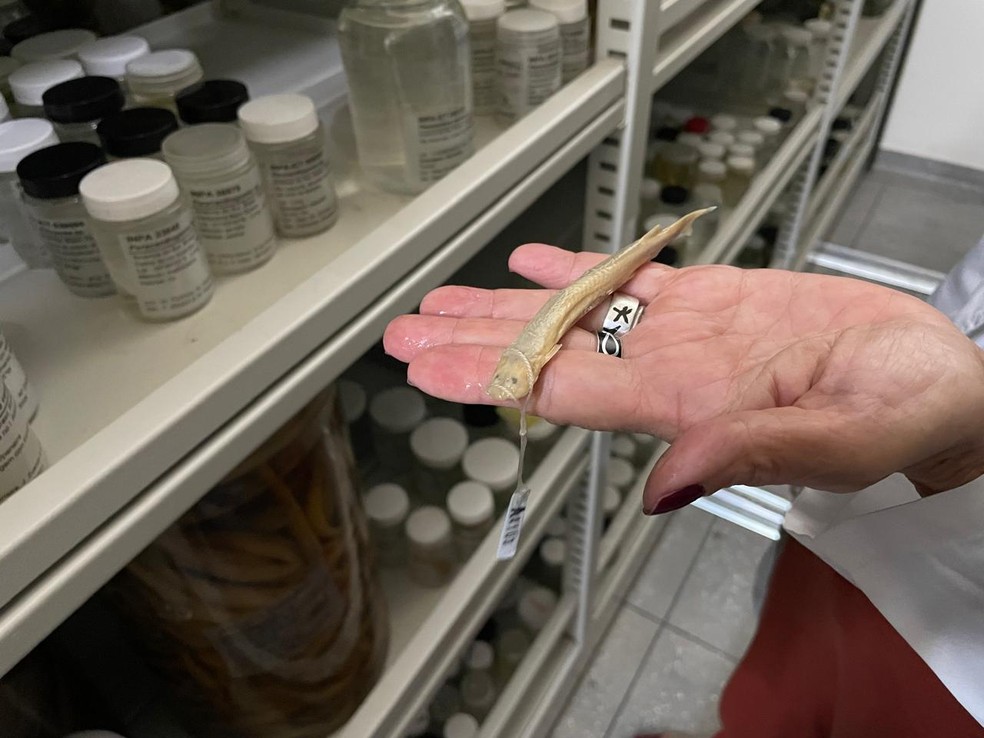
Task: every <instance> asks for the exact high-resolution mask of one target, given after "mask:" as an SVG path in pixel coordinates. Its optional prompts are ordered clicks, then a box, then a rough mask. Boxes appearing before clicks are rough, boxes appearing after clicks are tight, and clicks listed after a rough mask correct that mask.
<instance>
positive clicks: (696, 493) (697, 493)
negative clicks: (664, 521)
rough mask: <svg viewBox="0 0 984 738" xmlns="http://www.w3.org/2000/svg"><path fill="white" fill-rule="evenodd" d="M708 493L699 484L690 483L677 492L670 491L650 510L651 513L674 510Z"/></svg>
mask: <svg viewBox="0 0 984 738" xmlns="http://www.w3.org/2000/svg"><path fill="white" fill-rule="evenodd" d="M705 494H707V491H706V490H705V489H704V488H703V487H702V486H701V485H699V484H690V485H687V486H686V487H684V488H683V489H678V490H676V491H675V492H670V494H668V495H667V496H666V497H663V498H662V499H660V501H659V502H657V503H656V505H655V506H654V507H653V509H652V510H650V511H649V514H650V515H659V514H660V513H667V512H672V511H673V510H679V509H680V508H681V507H686V506H687V505H689V504H690V503H691V502H693V501H694V500H696V499H698V498H701V497H703V496H704V495H705Z"/></svg>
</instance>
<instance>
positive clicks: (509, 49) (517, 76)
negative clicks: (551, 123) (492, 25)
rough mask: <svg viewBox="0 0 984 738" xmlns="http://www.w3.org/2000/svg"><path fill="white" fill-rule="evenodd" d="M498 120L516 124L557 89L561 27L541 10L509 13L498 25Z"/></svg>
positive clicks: (559, 74) (559, 72) (558, 83)
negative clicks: (499, 118)
mask: <svg viewBox="0 0 984 738" xmlns="http://www.w3.org/2000/svg"><path fill="white" fill-rule="evenodd" d="M497 29H498V32H497V45H496V66H497V69H498V72H499V74H498V79H499V116H500V117H501V118H502V119H503V120H504V121H506V122H508V123H512V122H514V121H516V120H519V119H520V118H522V117H523V116H524V115H526V114H527V113H529V112H530V111H531V110H533V109H535V108H537V107H539V105H540V104H541V103H543V102H544V101H545V100H546V99H547V98H548V97H550V96H551V95H553V94H554V93H555V92H556V91H557V90H558V89H560V80H561V69H560V26H559V25H558V23H557V19H556V18H555V17H554V16H553V15H551V14H550V13H547V12H544V11H542V10H533V9H522V10H510V11H509V12H507V13H506V14H505V15H503V16H502V17H500V18H499V20H498V24H497Z"/></svg>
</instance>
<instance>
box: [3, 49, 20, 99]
mask: <svg viewBox="0 0 984 738" xmlns="http://www.w3.org/2000/svg"><path fill="white" fill-rule="evenodd" d="M20 68H21V63H20V62H19V61H17V60H16V59H14V58H12V57H9V56H0V93H2V94H3V96H4V102H6V101H7V100H10V99H12V98H13V93H12V92H11V91H10V75H11V74H13V73H14V72H16V71H17V70H18V69H20Z"/></svg>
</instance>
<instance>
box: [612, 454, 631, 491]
mask: <svg viewBox="0 0 984 738" xmlns="http://www.w3.org/2000/svg"><path fill="white" fill-rule="evenodd" d="M635 476H636V472H635V467H633V466H632V464H630V463H629V462H628V461H626V460H625V459H620V458H618V457H617V456H616V457H614V458H610V459H608V484H611V485H614V486H615V487H618V488H619V489H625V488H626V487H628V486H629V485H630V484H632V480H633V479H635Z"/></svg>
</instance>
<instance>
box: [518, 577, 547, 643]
mask: <svg viewBox="0 0 984 738" xmlns="http://www.w3.org/2000/svg"><path fill="white" fill-rule="evenodd" d="M556 607H557V595H556V594H554V593H553V592H552V591H551V590H549V589H547V588H546V587H533V588H531V589H529V590H528V591H526V592H524V593H523V596H522V597H520V598H519V606H518V607H517V608H516V612H517V613H518V614H519V619H520V620H521V621H522V623H523V625H525V626H526V627H527V628H529V630H530V631H532V632H533V633H539V632H540V631H541V630H543V626H544V625H546V624H547V621H548V620H550V616H551V615H552V614H553V611H554V608H556Z"/></svg>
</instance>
